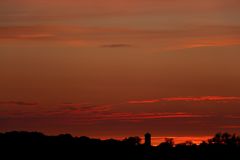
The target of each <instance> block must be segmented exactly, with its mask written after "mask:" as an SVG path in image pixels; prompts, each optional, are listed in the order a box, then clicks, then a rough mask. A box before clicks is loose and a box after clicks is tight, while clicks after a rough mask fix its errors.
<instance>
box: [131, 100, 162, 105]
mask: <svg viewBox="0 0 240 160" xmlns="http://www.w3.org/2000/svg"><path fill="white" fill-rule="evenodd" d="M158 102H160V100H159V99H150V100H130V101H128V103H129V104H145V103H158Z"/></svg>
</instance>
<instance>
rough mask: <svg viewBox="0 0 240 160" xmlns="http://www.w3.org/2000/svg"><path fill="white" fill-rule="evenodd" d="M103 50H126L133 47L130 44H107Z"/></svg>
mask: <svg viewBox="0 0 240 160" xmlns="http://www.w3.org/2000/svg"><path fill="white" fill-rule="evenodd" d="M101 47H103V48H124V47H132V45H130V44H107V45H102V46H101Z"/></svg>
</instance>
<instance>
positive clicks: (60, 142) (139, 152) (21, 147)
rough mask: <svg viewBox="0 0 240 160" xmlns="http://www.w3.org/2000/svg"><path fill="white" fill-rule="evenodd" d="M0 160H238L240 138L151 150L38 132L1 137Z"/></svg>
mask: <svg viewBox="0 0 240 160" xmlns="http://www.w3.org/2000/svg"><path fill="white" fill-rule="evenodd" d="M0 157H1V159H6V160H8V159H9V160H10V159H23V160H26V159H31V160H36V159H42V160H58V159H66V160H218V159H225V160H238V159H240V138H239V137H238V136H236V135H230V134H228V133H224V134H216V135H215V137H213V138H212V139H210V140H209V141H207V142H203V143H201V144H200V145H195V144H193V143H191V142H186V143H184V144H178V145H174V142H173V140H172V139H166V142H163V143H161V144H160V145H159V146H156V147H153V146H148V145H144V144H141V143H140V138H139V137H129V138H126V139H124V140H122V141H118V140H113V139H109V140H99V139H90V138H88V137H72V136H71V135H69V134H64V135H59V136H45V135H43V134H42V133H38V132H7V133H0Z"/></svg>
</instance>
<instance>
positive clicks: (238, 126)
mask: <svg viewBox="0 0 240 160" xmlns="http://www.w3.org/2000/svg"><path fill="white" fill-rule="evenodd" d="M221 128H223V129H240V125H226V126H222V127H221Z"/></svg>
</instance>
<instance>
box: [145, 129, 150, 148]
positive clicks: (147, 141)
mask: <svg viewBox="0 0 240 160" xmlns="http://www.w3.org/2000/svg"><path fill="white" fill-rule="evenodd" d="M144 144H145V145H146V146H151V134H150V133H149V132H147V133H146V134H145V143H144Z"/></svg>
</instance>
